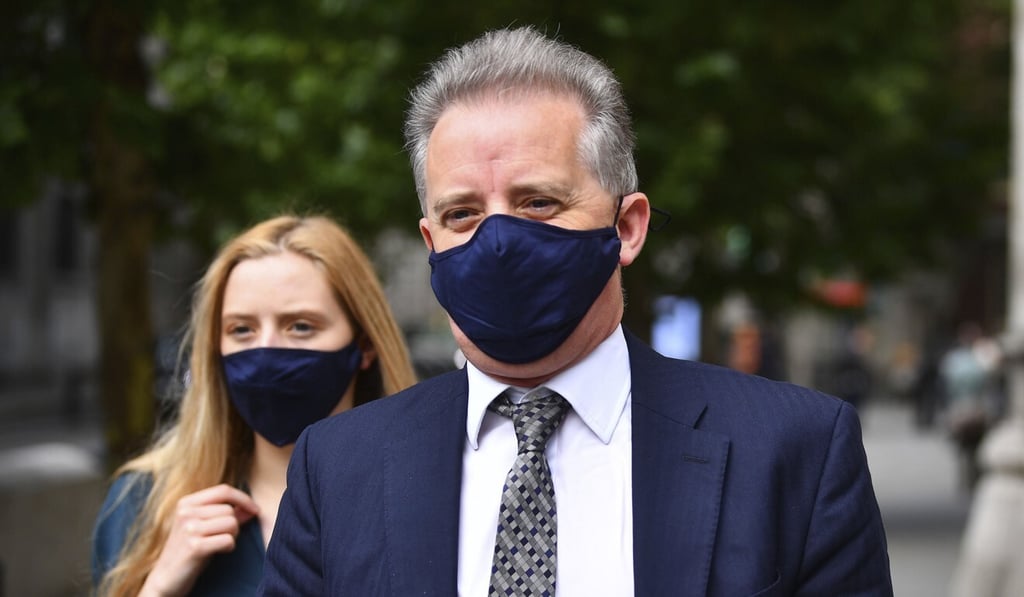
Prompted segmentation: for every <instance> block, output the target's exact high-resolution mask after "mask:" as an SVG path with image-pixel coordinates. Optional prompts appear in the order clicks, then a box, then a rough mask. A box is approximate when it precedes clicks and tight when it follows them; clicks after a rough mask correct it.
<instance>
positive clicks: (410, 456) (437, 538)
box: [261, 333, 892, 597]
mask: <svg viewBox="0 0 1024 597" xmlns="http://www.w3.org/2000/svg"><path fill="white" fill-rule="evenodd" d="M626 336H627V343H628V346H629V355H630V367H631V370H632V378H633V379H632V425H633V544H634V547H633V568H634V586H635V589H636V591H635V594H636V595H637V596H638V597H657V596H662V595H665V596H672V597H690V596H693V597H696V596H700V595H714V596H721V597H743V596H746V595H757V596H759V597H766V596H774V595H804V596H813V597H821V596H852V595H858V596H869V595H870V596H876V595H892V587H891V581H890V573H889V558H888V554H887V550H886V542H885V534H884V531H883V528H882V520H881V516H880V514H879V510H878V505H877V502H876V500H875V495H874V490H873V489H872V486H871V478H870V475H869V473H868V468H867V462H866V459H865V455H864V449H863V445H862V442H861V433H860V425H859V423H858V419H857V416H856V413H855V411H854V410H853V408H852V407H850V406H849V405H848V404H846V403H844V402H842V401H840V400H838V399H836V398H832V397H830V396H825V395H823V394H820V393H817V392H814V391H812V390H808V389H805V388H800V387H797V386H794V385H790V384H785V383H779V382H773V381H768V380H766V379H763V378H759V377H754V376H748V375H743V374H740V373H737V372H734V371H731V370H728V369H725V368H721V367H715V366H711V365H706V364H700V363H694V362H687V361H679V360H674V359H668V358H665V357H663V356H661V355H659V354H657V353H655V352H654V351H653V350H651V349H650V348H649V347H647V346H646V345H644V344H643V343H642V342H640V341H638V340H637V339H636V338H634V337H633V336H632V335H630V334H628V333H627V334H626ZM466 404H467V381H466V373H465V371H456V372H452V373H448V374H444V375H441V376H439V377H436V378H434V379H430V380H428V381H425V382H422V383H420V384H418V385H416V386H414V387H413V388H410V389H409V390H406V391H404V392H401V393H399V394H397V395H395V396H392V397H390V398H385V399H382V400H377V401H375V402H372V403H370V404H367V405H365V406H362V407H359V408H357V409H354V410H352V411H349V412H347V413H343V414H342V415H339V416H336V417H332V418H330V419H326V420H324V421H321V422H319V423H317V424H315V425H313V426H311V427H310V428H309V429H307V431H306V432H305V433H304V434H303V435H302V437H301V438H300V439H299V442H298V444H297V445H296V448H295V452H294V454H293V456H292V460H291V464H290V467H289V471H288V490H287V491H286V492H285V495H284V498H283V500H282V502H281V507H280V511H279V514H278V519H277V523H276V525H275V529H274V535H273V539H272V540H271V543H270V549H269V550H268V553H267V561H266V565H265V569H264V577H263V584H262V586H261V590H262V594H263V595H282V596H285V595H287V596H292V595H352V596H356V597H369V596H377V595H388V596H394V597H409V596H412V595H433V596H438V597H453V596H454V595H456V594H457V589H456V586H457V570H458V536H459V534H458V525H459V495H460V483H461V475H462V471H461V465H462V451H463V447H464V445H465V442H466V408H467V407H466ZM594 523H595V524H600V521H595V522H594Z"/></svg>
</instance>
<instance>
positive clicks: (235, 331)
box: [228, 325, 252, 338]
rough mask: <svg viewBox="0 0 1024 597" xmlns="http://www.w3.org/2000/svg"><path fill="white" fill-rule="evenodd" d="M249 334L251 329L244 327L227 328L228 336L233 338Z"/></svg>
mask: <svg viewBox="0 0 1024 597" xmlns="http://www.w3.org/2000/svg"><path fill="white" fill-rule="evenodd" d="M251 332H252V328H250V327H249V326H245V325H234V326H231V327H230V328H228V335H229V336H233V337H235V338H239V337H242V336H245V335H246V334H249V333H251Z"/></svg>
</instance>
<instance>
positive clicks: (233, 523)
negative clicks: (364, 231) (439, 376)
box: [93, 216, 415, 596]
mask: <svg viewBox="0 0 1024 597" xmlns="http://www.w3.org/2000/svg"><path fill="white" fill-rule="evenodd" d="M188 337H189V339H190V340H191V342H190V344H191V356H190V367H189V383H188V387H187V388H186V390H185V393H184V397H183V399H182V401H181V404H180V408H179V410H178V416H177V420H176V421H175V422H174V423H173V424H172V426H171V427H170V428H168V429H167V430H166V432H164V433H162V434H161V435H160V437H159V439H158V440H157V441H156V442H155V444H154V445H153V446H152V448H150V449H149V451H147V452H146V453H144V454H142V455H141V456H139V457H137V458H135V459H133V460H131V461H129V462H128V463H127V464H125V465H123V466H122V467H120V468H119V469H118V471H117V473H116V476H115V480H114V483H113V485H112V487H111V488H110V492H109V494H108V495H107V499H106V501H105V503H104V504H103V506H102V508H101V511H100V513H99V516H98V519H97V522H96V528H95V533H94V539H93V578H94V583H95V584H96V586H97V587H98V592H99V593H100V594H102V595H119V596H120V595H141V594H146V595H247V594H254V593H255V591H256V588H257V586H258V584H259V581H260V577H261V575H262V570H263V558H264V553H265V549H266V544H267V542H268V541H269V540H270V536H271V532H272V531H273V528H274V522H275V518H276V515H277V508H278V503H279V501H280V498H281V494H282V493H283V492H284V488H285V481H286V467H287V464H288V459H289V457H290V455H291V453H292V450H293V448H294V443H295V440H296V439H297V438H298V436H299V434H300V433H301V432H302V430H303V429H304V428H305V427H306V426H307V425H308V424H310V423H313V422H315V421H317V420H318V419H321V418H323V417H326V416H329V415H331V414H334V413H338V412H341V411H344V410H347V409H350V408H352V407H354V406H358V405H360V404H363V403H365V402H368V401H371V400H374V399H376V398H379V397H381V396H383V395H385V394H390V393H393V392H397V391H398V390H401V389H402V388H404V387H406V386H409V385H410V384H412V383H413V382H414V381H415V380H414V375H413V369H412V366H411V364H410V361H409V356H408V352H407V350H406V347H405V344H404V341H403V339H402V335H401V332H400V331H399V329H398V326H397V325H396V324H395V321H394V319H393V317H392V315H391V310H390V308H389V306H388V304H387V303H386V301H385V298H384V293H383V292H382V290H381V286H380V283H379V282H378V280H377V277H376V275H375V273H374V271H373V268H372V266H371V264H370V261H369V259H367V257H366V255H365V254H364V253H363V252H362V250H361V249H360V248H359V247H358V245H357V244H356V243H355V242H354V241H353V240H352V238H351V237H350V236H349V235H348V234H347V233H346V232H345V231H343V230H342V229H341V228H340V227H339V226H337V225H336V224H335V223H333V222H332V221H330V220H328V219H326V218H323V217H305V218H301V217H292V216H283V217H278V218H274V219H271V220H268V221H265V222H262V223H260V224H258V225H256V226H255V227H253V228H251V229H249V230H247V231H245V232H243V233H242V234H241V235H239V236H238V237H236V238H235V239H233V240H231V241H230V242H228V243H227V244H226V245H225V246H224V248H223V249H222V250H221V251H220V253H219V254H218V256H217V257H216V258H215V259H214V261H213V262H212V264H211V265H210V267H209V269H208V270H207V272H206V275H205V276H204V277H203V280H202V282H201V284H200V285H199V287H198V289H197V291H196V295H195V302H194V305H193V312H192V321H191V325H190V328H189V334H188Z"/></svg>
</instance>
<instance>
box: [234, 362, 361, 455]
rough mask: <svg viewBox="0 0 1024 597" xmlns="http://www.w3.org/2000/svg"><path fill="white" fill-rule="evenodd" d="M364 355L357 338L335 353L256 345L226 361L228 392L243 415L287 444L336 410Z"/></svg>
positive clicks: (279, 443) (258, 430) (275, 441)
mask: <svg viewBox="0 0 1024 597" xmlns="http://www.w3.org/2000/svg"><path fill="white" fill-rule="evenodd" d="M362 358H363V356H362V353H361V352H360V351H359V347H358V346H356V343H355V342H352V343H351V344H349V345H348V346H346V347H344V348H342V349H340V350H337V351H333V352H325V351H320V350H304V349H299V348H253V349H249V350H243V351H240V352H235V353H232V354H229V355H227V356H225V357H223V358H222V360H223V362H224V381H225V382H226V384H227V388H228V395H229V396H231V402H232V404H234V405H235V408H237V409H238V413H239V414H240V415H241V416H242V419H244V420H245V422H246V423H248V425H249V427H251V428H252V430H253V431H255V432H256V433H258V434H260V435H262V436H263V437H265V438H266V439H267V441H269V442H270V443H272V444H274V445H275V446H286V445H288V444H293V443H295V440H297V439H299V434H301V433H302V430H303V429H305V428H306V427H307V426H309V425H311V424H313V423H315V422H317V421H319V420H320V419H322V418H324V417H326V416H327V415H329V414H330V413H331V411H332V410H334V407H336V406H337V405H338V402H340V401H341V398H342V396H343V395H344V394H345V390H347V389H348V386H349V384H350V383H351V382H352V379H353V378H354V377H355V374H356V372H357V371H358V370H359V364H360V362H361V361H362Z"/></svg>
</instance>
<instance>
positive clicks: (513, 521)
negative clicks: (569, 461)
mask: <svg viewBox="0 0 1024 597" xmlns="http://www.w3.org/2000/svg"><path fill="white" fill-rule="evenodd" d="M542 391H543V390H542ZM490 408H491V410H493V411H495V412H498V413H499V414H502V415H504V416H506V417H511V418H512V424H513V425H514V426H515V429H516V437H517V438H518V440H519V453H518V454H517V455H516V460H515V462H514V463H513V464H512V469H511V470H509V472H508V476H507V477H506V478H505V487H504V489H503V490H502V492H501V511H500V512H499V514H498V532H497V537H496V539H495V542H494V559H493V561H492V563H491V590H490V593H489V597H499V596H501V597H507V596H510V595H516V596H523V597H529V596H543V597H554V595H555V561H556V546H557V544H558V536H557V534H556V532H557V528H558V519H557V517H556V515H555V488H554V486H553V485H552V484H551V471H550V470H549V469H548V460H547V458H545V456H544V447H545V446H546V445H547V443H548V438H550V437H551V434H552V433H554V431H555V429H556V428H557V427H558V426H559V425H560V424H561V423H562V420H563V419H565V415H566V413H567V412H568V410H569V403H568V402H566V401H565V399H564V398H562V397H561V396H559V395H558V394H555V393H554V392H551V393H549V394H538V395H535V397H534V398H533V399H532V400H529V401H524V402H522V403H520V404H512V403H511V402H510V401H509V399H508V398H507V397H506V396H505V394H502V395H501V396H498V398H496V399H495V400H494V402H492V403H491V407H490Z"/></svg>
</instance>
